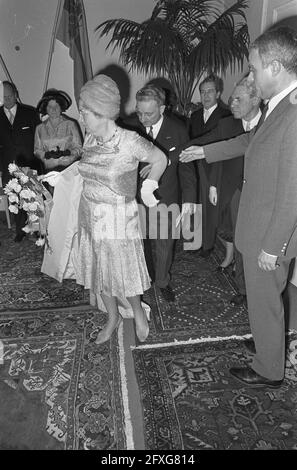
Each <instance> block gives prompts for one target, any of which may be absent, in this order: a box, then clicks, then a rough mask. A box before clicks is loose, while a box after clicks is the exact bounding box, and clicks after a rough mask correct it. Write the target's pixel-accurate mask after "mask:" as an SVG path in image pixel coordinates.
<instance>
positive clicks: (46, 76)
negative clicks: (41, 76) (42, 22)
mask: <svg viewBox="0 0 297 470" xmlns="http://www.w3.org/2000/svg"><path fill="white" fill-rule="evenodd" d="M63 1H64V0H59V1H58V5H57V11H56V17H55V21H54V27H53V31H52V37H51V43H50V48H49V55H48V60H47V66H46V72H45V80H44V86H43V93H44V92H45V91H46V89H47V85H48V80H49V74H50V68H51V63H52V58H53V53H54V45H55V39H56V33H57V27H58V24H59V20H60V17H61V12H62V3H63Z"/></svg>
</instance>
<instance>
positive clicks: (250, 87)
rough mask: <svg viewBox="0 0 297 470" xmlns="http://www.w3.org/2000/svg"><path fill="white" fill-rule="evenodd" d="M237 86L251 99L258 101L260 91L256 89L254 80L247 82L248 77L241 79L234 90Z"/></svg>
mask: <svg viewBox="0 0 297 470" xmlns="http://www.w3.org/2000/svg"><path fill="white" fill-rule="evenodd" d="M239 86H240V87H243V88H245V89H246V91H247V93H248V94H249V96H250V97H251V98H259V101H260V99H261V97H260V91H259V90H258V89H257V87H256V84H255V82H254V80H249V79H248V77H243V78H241V79H240V80H239V81H238V82H237V83H236V85H235V88H237V87H239ZM235 88H234V89H235Z"/></svg>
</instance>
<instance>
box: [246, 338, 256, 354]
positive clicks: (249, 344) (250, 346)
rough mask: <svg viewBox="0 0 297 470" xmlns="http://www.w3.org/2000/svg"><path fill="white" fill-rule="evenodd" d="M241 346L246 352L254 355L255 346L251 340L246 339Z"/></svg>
mask: <svg viewBox="0 0 297 470" xmlns="http://www.w3.org/2000/svg"><path fill="white" fill-rule="evenodd" d="M243 344H244V347H245V349H247V350H248V352H250V353H252V354H256V346H255V342H254V340H253V339H246V340H245V341H244V342H243Z"/></svg>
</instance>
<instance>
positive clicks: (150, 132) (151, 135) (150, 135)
mask: <svg viewBox="0 0 297 470" xmlns="http://www.w3.org/2000/svg"><path fill="white" fill-rule="evenodd" d="M147 135H148V136H149V137H150V138H151V139H153V138H154V134H153V126H150V130H149V131H148V134H147Z"/></svg>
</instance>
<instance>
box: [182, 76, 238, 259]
mask: <svg viewBox="0 0 297 470" xmlns="http://www.w3.org/2000/svg"><path fill="white" fill-rule="evenodd" d="M221 82H222V81H221V79H219V77H217V76H216V75H213V74H212V75H209V76H208V77H206V78H205V79H204V80H203V81H202V82H201V83H200V86H199V91H200V96H201V104H202V107H201V108H200V109H198V110H197V111H195V112H194V113H193V114H192V115H191V118H190V138H191V139H194V138H198V137H202V136H205V135H207V134H209V133H210V132H211V131H213V130H214V129H215V128H216V127H217V125H218V123H219V121H220V119H222V118H224V117H226V116H229V115H230V114H231V113H230V110H229V109H227V108H226V107H224V106H223V105H222V103H221V102H220V96H221V91H222V86H221ZM208 142H209V141H208ZM210 171H211V165H209V164H208V163H207V162H206V161H204V160H203V161H199V162H198V173H199V187H200V199H201V203H202V249H201V250H199V255H200V256H202V257H204V258H206V257H208V256H209V254H210V253H211V251H212V249H213V246H214V242H215V237H216V228H217V225H218V210H217V208H216V207H215V206H213V205H212V204H210V201H209V197H208V194H209V176H210Z"/></svg>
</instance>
